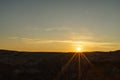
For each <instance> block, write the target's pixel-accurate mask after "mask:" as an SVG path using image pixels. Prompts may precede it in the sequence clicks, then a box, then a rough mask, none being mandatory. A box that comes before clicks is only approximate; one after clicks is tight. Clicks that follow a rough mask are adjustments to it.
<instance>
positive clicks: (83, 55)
mask: <svg viewBox="0 0 120 80" xmlns="http://www.w3.org/2000/svg"><path fill="white" fill-rule="evenodd" d="M81 55H82V57H84V59H85V60H86V61H87V62H88V63H89V64H90V66H91V67H93V66H94V65H93V64H92V63H91V62H90V60H89V59H88V58H87V57H86V56H85V54H81Z"/></svg>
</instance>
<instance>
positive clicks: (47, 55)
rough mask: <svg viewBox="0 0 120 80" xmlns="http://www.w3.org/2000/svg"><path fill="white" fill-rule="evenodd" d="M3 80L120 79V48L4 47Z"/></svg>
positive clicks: (0, 62)
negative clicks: (28, 49)
mask: <svg viewBox="0 0 120 80" xmlns="http://www.w3.org/2000/svg"><path fill="white" fill-rule="evenodd" d="M0 80H120V51H112V52H84V53H81V54H78V53H60V52H18V51H7V50H0Z"/></svg>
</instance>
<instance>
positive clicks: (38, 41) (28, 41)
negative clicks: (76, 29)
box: [10, 37, 120, 46]
mask: <svg viewBox="0 0 120 80" xmlns="http://www.w3.org/2000/svg"><path fill="white" fill-rule="evenodd" d="M10 39H18V40H21V41H22V42H23V43H25V44H38V45H39V44H46V43H48V44H50V43H64V44H67V43H68V44H75V45H79V44H80V45H89V46H115V45H120V44H118V43H114V42H112V43H111V42H98V41H94V40H93V41H84V40H83V41H82V40H52V39H51V40H42V39H33V38H20V37H11V38H10Z"/></svg>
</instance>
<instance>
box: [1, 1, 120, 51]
mask: <svg viewBox="0 0 120 80" xmlns="http://www.w3.org/2000/svg"><path fill="white" fill-rule="evenodd" d="M77 47H80V48H82V51H112V50H118V49H120V0H0V49H9V50H19V51H45V52H72V51H75V49H76V48H77Z"/></svg>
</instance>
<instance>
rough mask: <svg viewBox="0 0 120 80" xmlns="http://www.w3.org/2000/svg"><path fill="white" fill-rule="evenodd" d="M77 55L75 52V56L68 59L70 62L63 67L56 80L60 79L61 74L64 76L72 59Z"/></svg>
mask: <svg viewBox="0 0 120 80" xmlns="http://www.w3.org/2000/svg"><path fill="white" fill-rule="evenodd" d="M75 55H76V53H74V54H73V56H72V57H71V58H70V59H69V60H68V62H67V63H66V64H65V65H64V66H63V67H62V69H61V71H60V73H58V75H57V77H56V78H55V79H54V80H59V78H60V76H62V75H63V74H64V71H65V70H66V68H67V67H68V66H69V64H70V63H71V61H72V60H73V59H74V57H75Z"/></svg>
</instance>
